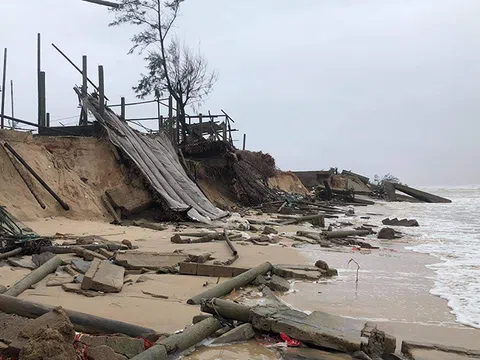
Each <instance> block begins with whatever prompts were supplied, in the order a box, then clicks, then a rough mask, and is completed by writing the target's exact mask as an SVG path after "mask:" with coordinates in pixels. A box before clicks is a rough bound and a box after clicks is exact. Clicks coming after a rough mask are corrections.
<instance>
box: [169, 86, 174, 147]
mask: <svg viewBox="0 0 480 360" xmlns="http://www.w3.org/2000/svg"><path fill="white" fill-rule="evenodd" d="M168 137H169V138H170V140H173V97H172V95H170V96H169V97H168Z"/></svg>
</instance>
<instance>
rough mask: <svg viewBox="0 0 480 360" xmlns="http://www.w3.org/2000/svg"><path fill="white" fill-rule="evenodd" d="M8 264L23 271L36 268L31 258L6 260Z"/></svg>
mask: <svg viewBox="0 0 480 360" xmlns="http://www.w3.org/2000/svg"><path fill="white" fill-rule="evenodd" d="M7 261H8V263H9V264H10V265H12V266H15V267H22V268H25V269H30V270H35V269H36V268H37V267H38V266H37V265H35V263H34V262H33V261H32V258H31V257H22V258H8V259H7Z"/></svg>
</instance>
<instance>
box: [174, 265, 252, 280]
mask: <svg viewBox="0 0 480 360" xmlns="http://www.w3.org/2000/svg"><path fill="white" fill-rule="evenodd" d="M248 270H249V269H245V268H236V267H231V266H224V265H207V264H197V263H189V262H182V263H180V274H182V275H197V276H210V277H235V276H237V275H240V274H242V273H244V272H245V271H248Z"/></svg>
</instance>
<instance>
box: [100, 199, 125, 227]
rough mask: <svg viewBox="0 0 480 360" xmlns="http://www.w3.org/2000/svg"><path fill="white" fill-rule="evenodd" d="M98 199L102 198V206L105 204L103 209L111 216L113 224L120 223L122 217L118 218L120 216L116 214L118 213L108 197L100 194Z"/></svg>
mask: <svg viewBox="0 0 480 360" xmlns="http://www.w3.org/2000/svg"><path fill="white" fill-rule="evenodd" d="M100 199H101V200H102V203H103V206H105V209H107V211H108V213H109V214H110V215H111V216H112V217H113V219H114V221H115V224H118V225H121V224H122V219H120V216H118V213H117V212H116V211H115V209H114V208H113V206H112V204H111V203H110V200H109V199H108V197H107V196H106V195H102V196H100Z"/></svg>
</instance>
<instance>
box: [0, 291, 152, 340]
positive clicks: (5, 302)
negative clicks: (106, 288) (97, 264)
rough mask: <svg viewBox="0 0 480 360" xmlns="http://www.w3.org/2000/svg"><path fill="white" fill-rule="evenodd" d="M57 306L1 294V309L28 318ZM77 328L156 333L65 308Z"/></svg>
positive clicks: (137, 334) (108, 332)
mask: <svg viewBox="0 0 480 360" xmlns="http://www.w3.org/2000/svg"><path fill="white" fill-rule="evenodd" d="M55 307H56V306H51V305H43V304H38V303H35V302H32V301H27V300H23V299H18V298H15V297H11V296H6V295H5V294H4V295H0V311H3V312H5V313H7V314H15V315H18V316H24V317H28V318H34V319H35V318H37V317H39V316H42V315H43V314H46V313H48V312H50V311H52V310H53V309H55ZM65 312H66V313H67V315H68V317H69V318H70V321H71V322H72V323H73V325H74V327H75V330H77V331H80V332H86V333H92V334H101V333H105V334H117V333H120V334H125V335H128V336H133V337H136V336H142V335H145V334H150V333H154V332H155V330H153V329H149V328H144V327H142V326H137V325H132V324H128V323H124V322H121V321H116V320H112V319H107V318H103V317H99V316H95V315H90V314H85V313H81V312H78V311H73V310H67V309H65Z"/></svg>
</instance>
